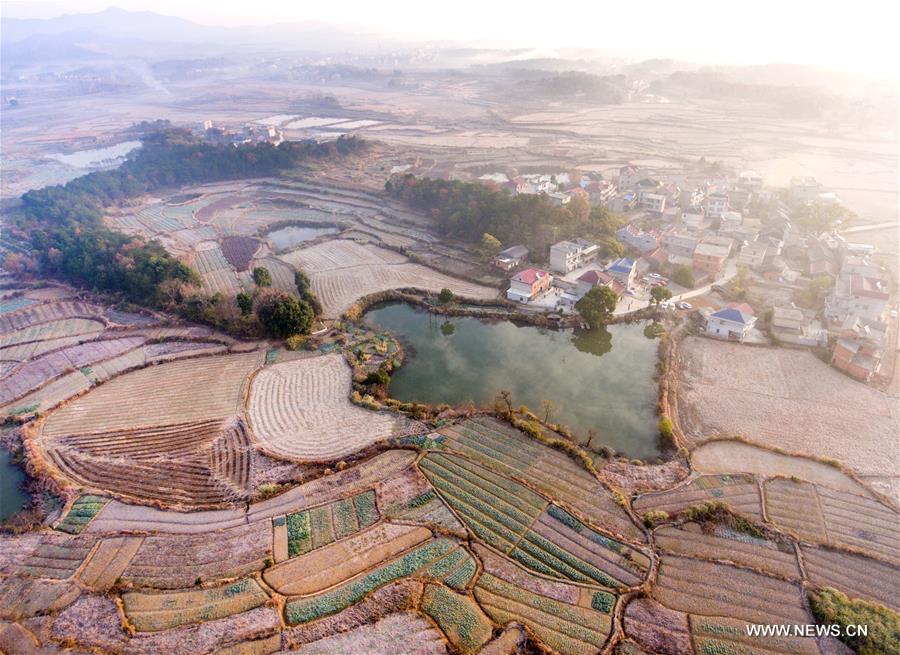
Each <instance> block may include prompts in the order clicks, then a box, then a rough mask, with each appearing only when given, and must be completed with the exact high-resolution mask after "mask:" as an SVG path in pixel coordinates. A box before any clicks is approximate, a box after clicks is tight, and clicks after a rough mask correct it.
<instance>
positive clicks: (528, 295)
mask: <svg viewBox="0 0 900 655" xmlns="http://www.w3.org/2000/svg"><path fill="white" fill-rule="evenodd" d="M551 282H553V276H552V275H550V273H548V272H547V271H543V270H541V269H539V268H526V269H525V270H524V271H519V272H518V273H516V274H515V275H513V276H512V278H511V279H510V281H509V289H507V291H506V297H507V298H508V299H509V300H512V301H513V302H519V303H527V302H529V301H531V300H534V299H535V298H536V297H537V296H539V295H540V294H542V293H544V292H546V291H549V290H550V283H551Z"/></svg>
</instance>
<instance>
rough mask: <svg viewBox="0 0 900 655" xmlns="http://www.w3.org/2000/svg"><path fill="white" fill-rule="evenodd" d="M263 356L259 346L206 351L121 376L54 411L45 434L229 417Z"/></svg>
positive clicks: (236, 409) (238, 407)
mask: <svg viewBox="0 0 900 655" xmlns="http://www.w3.org/2000/svg"><path fill="white" fill-rule="evenodd" d="M260 359H261V354H260V353H257V352H250V353H240V354H233V355H223V356H222V357H206V358H201V359H194V360H184V361H177V362H172V363H167V364H162V365H160V366H154V367H151V368H146V369H141V370H139V371H135V372H133V373H129V374H127V375H123V376H120V377H118V378H116V379H114V380H112V381H111V382H109V383H108V384H104V385H102V386H100V387H98V388H96V389H94V390H92V391H91V392H90V393H88V394H86V395H85V396H82V397H81V398H79V399H78V400H76V401H75V402H73V403H71V404H69V405H67V406H66V407H64V408H62V409H60V410H59V411H57V412H54V413H53V414H51V415H50V416H49V417H48V418H47V420H46V422H45V423H44V426H43V435H44V437H45V438H47V437H49V438H52V437H57V436H64V435H67V434H79V433H88V432H93V431H104V430H108V431H112V430H129V429H135V428H138V427H143V426H153V425H166V424H172V423H182V422H185V423H186V422H190V421H204V420H211V419H224V418H226V417H228V416H232V415H234V414H236V413H238V412H239V411H240V409H241V396H242V389H243V387H244V385H245V383H246V379H247V376H248V375H249V374H250V372H251V371H252V370H253V369H254V368H255V367H256V366H257V365H258V364H259V363H260Z"/></svg>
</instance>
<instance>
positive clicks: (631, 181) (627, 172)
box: [618, 165, 649, 190]
mask: <svg viewBox="0 0 900 655" xmlns="http://www.w3.org/2000/svg"><path fill="white" fill-rule="evenodd" d="M648 173H649V171H648V170H647V169H646V168H641V167H638V166H631V165H628V166H623V167H622V168H620V169H619V183H618V186H619V188H620V189H622V190H631V189H634V188H635V186H637V183H638V182H640V181H641V180H643V179H644V178H646V177H647V175H648Z"/></svg>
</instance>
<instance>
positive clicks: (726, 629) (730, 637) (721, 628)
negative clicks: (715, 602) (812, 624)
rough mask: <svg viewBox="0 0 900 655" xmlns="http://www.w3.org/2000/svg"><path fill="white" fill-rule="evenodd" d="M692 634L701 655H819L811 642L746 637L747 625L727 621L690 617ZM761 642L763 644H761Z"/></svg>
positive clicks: (792, 638) (800, 638) (719, 618)
mask: <svg viewBox="0 0 900 655" xmlns="http://www.w3.org/2000/svg"><path fill="white" fill-rule="evenodd" d="M690 622H691V634H692V635H693V637H694V645H695V647H696V649H697V652H700V653H759V654H760V655H782V654H790V655H818V653H820V652H827V651H826V650H825V649H824V648H823V649H822V650H821V651H820V650H819V648H817V647H816V641H815V640H814V639H808V638H804V637H776V638H771V639H766V640H761V639H760V638H759V637H749V636H747V622H746V621H745V620H741V619H730V618H726V617H709V616H691V617H690ZM760 642H762V643H760Z"/></svg>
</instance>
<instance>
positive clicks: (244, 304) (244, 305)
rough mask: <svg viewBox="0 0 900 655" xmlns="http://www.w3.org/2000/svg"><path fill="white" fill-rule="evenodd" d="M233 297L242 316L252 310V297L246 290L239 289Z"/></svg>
mask: <svg viewBox="0 0 900 655" xmlns="http://www.w3.org/2000/svg"><path fill="white" fill-rule="evenodd" d="M234 299H235V301H236V302H237V306H238V307H239V308H240V310H241V314H243V315H244V316H246V315H247V314H249V313H250V312H252V311H253V298H251V297H250V294H249V293H247V292H246V291H241V292H240V293H239V294H238V295H237V296H235V298H234Z"/></svg>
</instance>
